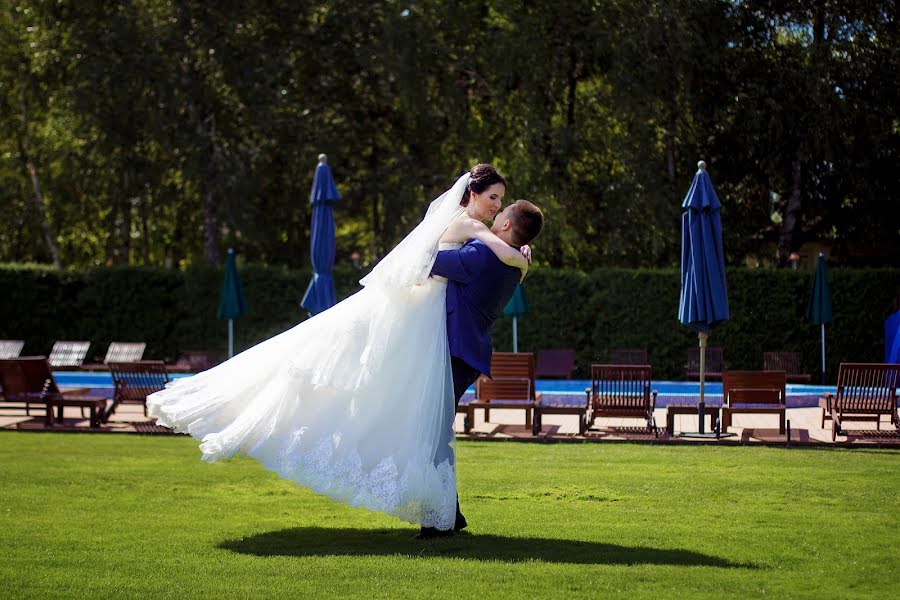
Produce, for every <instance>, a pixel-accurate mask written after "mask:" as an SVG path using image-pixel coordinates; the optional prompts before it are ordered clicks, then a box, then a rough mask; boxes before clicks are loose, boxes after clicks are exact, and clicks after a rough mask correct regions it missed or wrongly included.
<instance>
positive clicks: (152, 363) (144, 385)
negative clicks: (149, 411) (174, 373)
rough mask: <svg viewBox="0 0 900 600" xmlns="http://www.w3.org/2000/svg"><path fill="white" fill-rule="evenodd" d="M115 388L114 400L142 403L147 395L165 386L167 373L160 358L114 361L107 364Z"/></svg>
mask: <svg viewBox="0 0 900 600" xmlns="http://www.w3.org/2000/svg"><path fill="white" fill-rule="evenodd" d="M109 372H110V374H111V375H112V378H113V383H114V384H115V388H116V392H115V393H116V401H117V402H119V403H122V404H144V403H145V401H146V400H147V396H148V395H150V394H152V393H153V392H158V391H160V390H161V389H164V388H165V387H166V384H167V383H168V382H169V374H168V372H166V365H165V363H163V361H161V360H144V361H140V362H114V363H110V364H109Z"/></svg>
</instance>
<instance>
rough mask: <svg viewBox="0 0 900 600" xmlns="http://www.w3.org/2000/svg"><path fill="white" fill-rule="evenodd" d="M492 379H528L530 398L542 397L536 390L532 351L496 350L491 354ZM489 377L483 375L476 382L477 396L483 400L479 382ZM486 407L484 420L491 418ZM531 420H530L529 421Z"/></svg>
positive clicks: (537, 398)
mask: <svg viewBox="0 0 900 600" xmlns="http://www.w3.org/2000/svg"><path fill="white" fill-rule="evenodd" d="M491 378H492V379H527V380H528V381H529V385H530V389H531V391H530V393H529V398H530V399H531V400H532V401H537V400H539V399H540V397H541V394H540V392H538V391H537V390H535V372H534V354H532V353H531V352H494V353H493V354H492V355H491ZM485 379H487V377H484V376H483V375H482V376H481V377H480V378H479V379H478V381H476V382H475V398H476V400H481V396H480V395H479V393H478V390H479V388H478V384H479V382H480V381H483V380H485ZM483 408H484V420H485V421H490V420H491V411H490V409H489V408H487V407H483ZM529 422H530V421H529Z"/></svg>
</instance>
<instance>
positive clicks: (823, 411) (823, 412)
mask: <svg viewBox="0 0 900 600" xmlns="http://www.w3.org/2000/svg"><path fill="white" fill-rule="evenodd" d="M820 427H821V428H822V429H825V409H824V408H823V409H822V424H821V425H820Z"/></svg>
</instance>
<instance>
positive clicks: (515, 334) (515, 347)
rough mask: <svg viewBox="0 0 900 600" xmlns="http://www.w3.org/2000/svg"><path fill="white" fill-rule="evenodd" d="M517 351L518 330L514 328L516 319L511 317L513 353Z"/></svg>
mask: <svg viewBox="0 0 900 600" xmlns="http://www.w3.org/2000/svg"><path fill="white" fill-rule="evenodd" d="M518 351H519V330H518V327H516V317H513V352H518Z"/></svg>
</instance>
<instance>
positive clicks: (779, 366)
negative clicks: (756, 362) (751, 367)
mask: <svg viewBox="0 0 900 600" xmlns="http://www.w3.org/2000/svg"><path fill="white" fill-rule="evenodd" d="M763 370H765V371H784V372H785V373H787V374H788V375H801V374H803V368H802V367H801V366H800V353H799V352H763Z"/></svg>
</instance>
